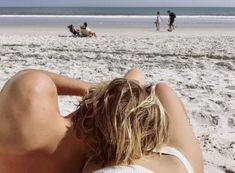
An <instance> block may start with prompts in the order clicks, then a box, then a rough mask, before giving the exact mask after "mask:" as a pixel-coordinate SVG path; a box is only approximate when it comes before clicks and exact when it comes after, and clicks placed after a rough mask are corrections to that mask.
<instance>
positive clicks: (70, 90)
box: [36, 70, 92, 96]
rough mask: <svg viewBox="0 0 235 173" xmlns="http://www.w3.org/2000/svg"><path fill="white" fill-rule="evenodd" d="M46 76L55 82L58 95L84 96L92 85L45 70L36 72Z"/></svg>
mask: <svg viewBox="0 0 235 173" xmlns="http://www.w3.org/2000/svg"><path fill="white" fill-rule="evenodd" d="M36 71H40V72H42V73H44V74H46V75H47V76H48V77H50V78H51V80H52V81H53V82H54V84H55V86H56V88H57V92H58V95H74V96H84V95H85V94H86V93H87V91H88V89H89V88H90V86H91V85H92V83H90V82H85V81H82V80H79V79H74V78H70V77H67V76H63V75H60V74H56V73H52V72H49V71H44V70H36Z"/></svg>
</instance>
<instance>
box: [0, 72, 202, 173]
mask: <svg viewBox="0 0 235 173" xmlns="http://www.w3.org/2000/svg"><path fill="white" fill-rule="evenodd" d="M125 78H128V79H134V80H138V81H139V82H140V83H141V84H144V83H145V78H144V76H143V75H142V73H141V72H140V71H139V70H138V69H132V70H130V71H129V72H128V73H127V74H126V75H125ZM90 85H91V84H90V83H88V82H84V81H81V80H75V79H72V78H68V77H65V76H62V75H58V74H54V73H50V72H46V71H41V70H25V71H22V72H19V73H17V74H16V75H15V76H13V77H12V78H11V79H10V80H9V81H8V82H7V83H6V84H5V86H4V87H3V88H2V90H1V92H0V170H1V173H15V172H16V171H17V173H32V172H33V173H64V172H69V173H78V172H82V170H83V167H84V164H85V162H86V159H87V157H86V154H87V153H86V151H87V150H88V148H87V146H86V144H85V141H81V140H78V139H77V138H76V136H75V133H74V131H73V129H72V128H69V127H71V120H70V118H71V117H72V116H73V114H74V113H71V114H70V115H68V116H66V117H65V118H64V117H62V116H61V115H60V112H59V106H58V95H76V96H83V95H84V94H85V93H86V91H87V90H88V89H89V87H90ZM156 95H157V96H158V97H159V99H160V100H161V102H162V104H163V105H164V106H165V108H166V110H167V111H168V113H169V115H170V117H171V118H170V119H171V121H170V141H169V144H168V145H170V146H173V147H175V148H177V149H178V150H180V151H181V152H182V153H183V154H184V155H185V156H186V157H187V158H188V160H189V161H190V163H191V165H192V166H193V168H194V170H195V172H196V173H202V172H203V171H202V170H203V164H202V154H201V150H200V147H199V145H198V143H197V140H196V138H195V136H194V134H193V131H192V128H191V126H190V124H189V121H188V118H187V115H186V111H185V109H184V107H183V105H182V102H181V101H180V99H179V98H178V97H177V96H176V94H175V93H174V91H173V90H172V89H170V88H169V87H168V86H167V85H166V84H163V83H161V84H158V85H157V86H156ZM176 129H177V130H176ZM136 164H139V165H142V166H144V167H146V168H148V169H150V170H153V171H156V172H157V171H158V172H166V173H167V172H172V171H173V170H174V172H175V173H177V172H180V173H184V172H186V171H185V168H184V166H183V165H182V163H181V162H180V161H179V160H177V159H176V158H175V157H173V156H168V155H163V156H161V157H159V156H158V155H153V156H151V157H146V159H145V160H143V159H142V160H138V161H136ZM97 166H99V165H90V164H88V166H87V167H86V169H84V170H83V172H90V170H94V169H95V167H97Z"/></svg>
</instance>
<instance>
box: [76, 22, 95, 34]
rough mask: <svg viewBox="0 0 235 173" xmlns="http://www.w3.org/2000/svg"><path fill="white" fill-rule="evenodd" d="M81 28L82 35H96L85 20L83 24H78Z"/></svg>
mask: <svg viewBox="0 0 235 173" xmlns="http://www.w3.org/2000/svg"><path fill="white" fill-rule="evenodd" d="M80 29H81V35H82V36H83V37H93V36H94V37H96V33H95V32H94V31H92V30H91V29H90V28H89V27H88V25H87V23H86V22H84V23H83V25H81V26H80Z"/></svg>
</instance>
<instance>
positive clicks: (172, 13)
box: [167, 10, 176, 32]
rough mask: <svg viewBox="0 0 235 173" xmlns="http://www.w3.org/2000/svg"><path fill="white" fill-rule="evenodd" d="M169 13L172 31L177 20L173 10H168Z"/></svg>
mask: <svg viewBox="0 0 235 173" xmlns="http://www.w3.org/2000/svg"><path fill="white" fill-rule="evenodd" d="M167 13H168V14H169V24H168V26H169V28H168V31H169V32H172V31H173V30H174V29H175V26H174V22H175V18H176V15H175V13H174V12H171V11H170V10H168V11H167Z"/></svg>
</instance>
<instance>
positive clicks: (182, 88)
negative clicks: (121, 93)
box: [0, 25, 235, 173]
mask: <svg viewBox="0 0 235 173" xmlns="http://www.w3.org/2000/svg"><path fill="white" fill-rule="evenodd" d="M91 28H92V29H94V30H95V31H96V32H97V35H98V37H97V38H75V37H72V36H71V34H70V33H69V32H68V30H67V28H66V26H64V27H61V28H58V27H43V26H42V27H33V26H31V27H26V26H0V88H1V87H2V86H3V85H4V83H5V82H6V81H7V80H8V79H9V78H10V77H11V76H12V75H14V74H15V73H16V72H17V71H20V70H23V69H28V68H37V69H45V70H50V71H53V72H57V73H60V74H64V75H68V76H71V77H75V78H78V79H83V80H88V81H93V82H98V81H101V80H109V79H112V78H115V77H120V76H121V75H122V74H123V73H125V72H127V70H128V69H130V68H133V67H136V68H139V69H141V70H142V71H143V72H144V74H146V76H147V81H148V82H149V83H157V82H159V81H166V82H167V83H168V84H169V85H170V86H171V87H172V88H174V89H175V90H176V91H177V93H178V95H179V96H180V97H181V98H182V100H183V102H184V104H185V105H186V108H187V111H188V116H189V118H190V122H191V124H192V126H193V129H194V131H195V134H196V136H197V138H198V140H199V142H200V144H201V147H202V150H203V156H204V163H205V164H204V165H205V172H208V173H215V172H216V173H224V172H226V173H232V172H235V27H234V26H231V25H230V26H229V25H228V26H227V25H203V26H202V25H182V26H177V27H176V30H175V31H173V32H171V33H169V32H167V31H166V28H164V29H162V31H161V32H156V31H155V28H154V27H152V28H148V27H144V26H142V27H140V28H137V27H133V26H132V27H131V26H123V27H116V26H106V27H104V26H103V27H101V26H93V27H92V26H91ZM75 104H77V98H75V97H73V98H71V97H60V105H61V112H62V114H63V115H66V114H68V113H69V112H71V111H73V110H74V109H75V108H76V106H75Z"/></svg>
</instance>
